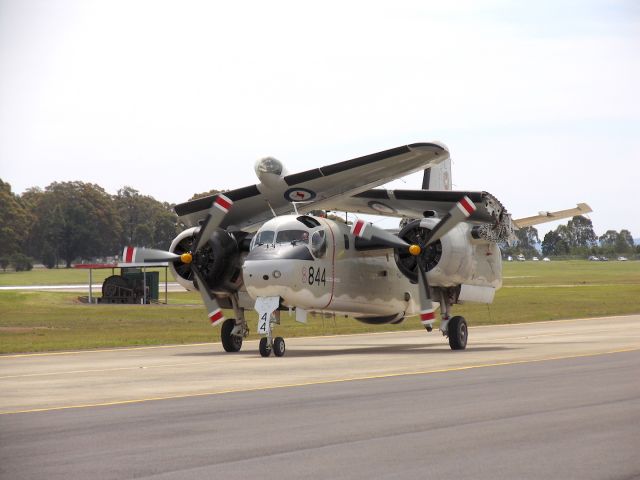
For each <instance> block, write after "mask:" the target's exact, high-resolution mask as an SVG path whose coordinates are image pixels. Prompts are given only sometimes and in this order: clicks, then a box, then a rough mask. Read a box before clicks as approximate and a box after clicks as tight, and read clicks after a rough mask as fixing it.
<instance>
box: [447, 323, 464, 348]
mask: <svg viewBox="0 0 640 480" xmlns="http://www.w3.org/2000/svg"><path fill="white" fill-rule="evenodd" d="M447 330H448V333H449V346H450V347H451V350H464V349H465V348H467V334H468V332H467V321H466V320H465V319H464V317H453V318H452V319H451V320H449V326H448V328H447Z"/></svg>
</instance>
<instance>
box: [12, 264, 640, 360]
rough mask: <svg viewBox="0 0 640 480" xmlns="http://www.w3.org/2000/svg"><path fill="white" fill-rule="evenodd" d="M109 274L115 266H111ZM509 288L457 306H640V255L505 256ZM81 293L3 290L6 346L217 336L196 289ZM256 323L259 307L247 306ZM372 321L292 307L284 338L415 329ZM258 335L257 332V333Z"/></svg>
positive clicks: (514, 313)
mask: <svg viewBox="0 0 640 480" xmlns="http://www.w3.org/2000/svg"><path fill="white" fill-rule="evenodd" d="M106 272H108V274H109V275H110V274H111V271H110V270H108V271H106ZM504 277H505V278H504V287H503V288H502V289H501V290H500V291H498V292H497V294H496V298H495V301H494V303H493V304H492V305H489V306H487V305H459V306H456V307H454V308H455V310H454V311H455V313H456V314H460V315H464V316H465V317H466V318H467V320H468V322H469V324H470V325H472V326H473V325H488V324H505V323H519V322H533V321H544V320H556V319H563V318H579V317H598V316H606V315H615V314H630V313H640V262H624V263H623V262H602V263H595V262H593V263H591V262H587V261H563V262H550V263H547V262H524V263H505V265H504ZM87 278H88V277H87V272H86V271H75V270H42V271H33V272H26V273H25V272H21V273H5V274H0V279H1V280H2V281H1V283H0V284H3V285H16V284H20V285H33V284H46V285H53V284H66V283H70V284H73V283H86V281H87ZM77 298H78V294H77V293H75V294H74V293H59V292H55V293H51V292H31V291H28V292H27V291H11V292H0V353H15V352H35V351H55V350H70V349H84V348H100V347H119V346H131V345H159V344H170V343H191V342H211V341H219V339H220V330H219V329H218V328H213V329H212V328H211V327H210V326H209V324H208V321H207V319H206V315H205V313H204V309H203V307H202V305H201V304H200V299H199V295H198V294H197V293H170V294H169V305H148V306H141V305H86V304H82V303H80V302H78V300H77ZM248 317H249V322H250V328H252V329H255V323H256V320H255V314H254V313H253V312H251V313H249V315H248ZM420 328H421V326H420V324H419V322H418V321H417V319H416V318H409V319H407V320H406V321H405V322H404V323H402V324H401V325H395V326H392V325H385V326H369V325H364V324H361V323H359V322H357V321H355V320H352V319H345V318H344V317H342V318H340V317H338V318H335V319H334V318H322V317H320V316H319V317H317V318H315V319H314V318H310V320H309V322H308V324H307V325H302V324H298V323H296V322H295V321H294V320H293V319H292V318H289V317H288V315H287V314H286V312H283V314H282V325H281V326H280V327H279V328H278V334H279V335H282V336H284V337H293V336H308V335H331V334H343V333H361V332H371V331H391V330H413V329H420ZM252 337H253V338H255V335H252Z"/></svg>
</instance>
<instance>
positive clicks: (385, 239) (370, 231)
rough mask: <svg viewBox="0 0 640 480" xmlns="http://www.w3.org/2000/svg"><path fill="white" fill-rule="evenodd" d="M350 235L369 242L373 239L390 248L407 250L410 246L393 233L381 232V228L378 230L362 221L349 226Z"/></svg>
mask: <svg viewBox="0 0 640 480" xmlns="http://www.w3.org/2000/svg"><path fill="white" fill-rule="evenodd" d="M351 233H352V234H353V235H354V236H355V237H359V238H364V239H365V240H371V239H372V238H373V237H375V238H376V239H377V240H379V241H381V242H382V243H384V244H385V245H388V246H389V247H390V248H409V247H410V246H411V245H409V244H408V243H407V242H405V241H404V240H402V239H401V238H400V237H398V236H396V235H394V234H393V233H390V232H387V231H386V230H382V229H381V228H378V227H376V226H374V225H372V224H371V223H369V222H365V221H364V220H358V221H357V222H355V223H354V224H353V225H352V226H351Z"/></svg>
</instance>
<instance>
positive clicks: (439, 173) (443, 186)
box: [422, 158, 451, 190]
mask: <svg viewBox="0 0 640 480" xmlns="http://www.w3.org/2000/svg"><path fill="white" fill-rule="evenodd" d="M422 189H423V190H451V159H450V158H447V159H445V160H444V161H442V162H441V163H439V164H438V165H434V166H433V167H431V168H427V169H425V171H424V177H423V178H422Z"/></svg>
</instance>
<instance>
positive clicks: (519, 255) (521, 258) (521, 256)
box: [516, 253, 526, 262]
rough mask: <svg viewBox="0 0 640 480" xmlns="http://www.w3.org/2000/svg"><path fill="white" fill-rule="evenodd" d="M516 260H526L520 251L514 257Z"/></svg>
mask: <svg viewBox="0 0 640 480" xmlns="http://www.w3.org/2000/svg"><path fill="white" fill-rule="evenodd" d="M516 260H518V261H519V262H524V261H525V260H526V258H524V255H523V254H521V253H520V254H518V256H517V257H516Z"/></svg>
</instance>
